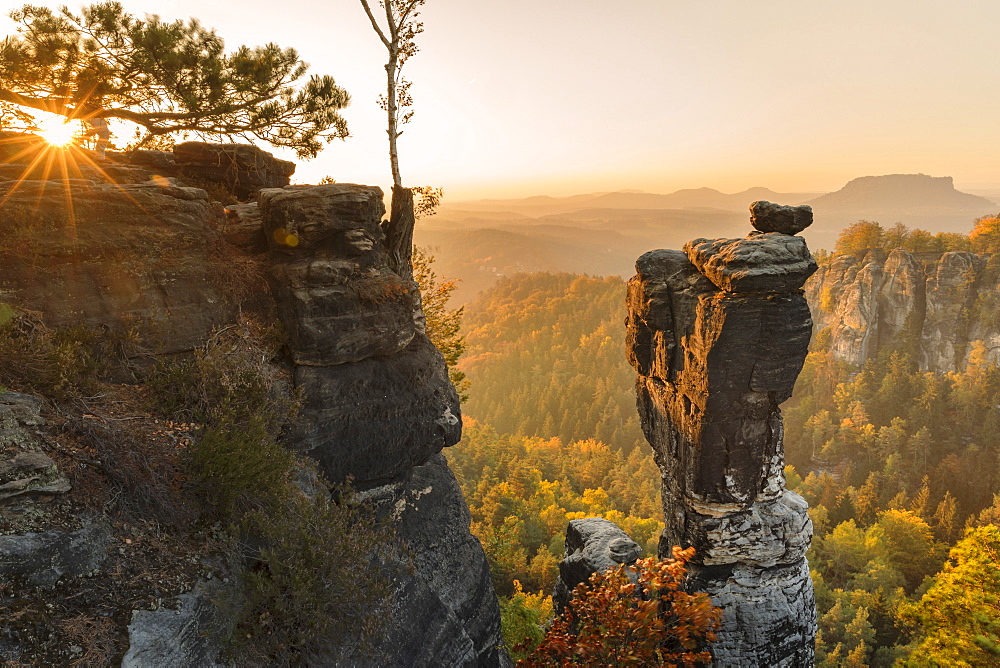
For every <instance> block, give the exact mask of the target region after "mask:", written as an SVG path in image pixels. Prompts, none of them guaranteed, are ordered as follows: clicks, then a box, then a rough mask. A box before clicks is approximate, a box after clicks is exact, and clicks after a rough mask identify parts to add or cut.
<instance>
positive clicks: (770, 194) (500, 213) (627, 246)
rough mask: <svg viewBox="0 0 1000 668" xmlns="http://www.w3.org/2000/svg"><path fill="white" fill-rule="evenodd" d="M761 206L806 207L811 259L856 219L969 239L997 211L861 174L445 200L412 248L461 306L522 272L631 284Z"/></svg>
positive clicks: (924, 180)
mask: <svg viewBox="0 0 1000 668" xmlns="http://www.w3.org/2000/svg"><path fill="white" fill-rule="evenodd" d="M757 200H767V201H770V202H775V203H779V204H789V205H791V204H794V205H798V204H808V205H809V206H811V207H812V208H813V213H814V220H815V222H814V223H813V225H812V226H811V227H809V228H808V229H806V230H805V231H804V232H803V233H802V236H803V237H805V239H806V241H807V242H808V244H809V247H810V249H811V250H813V251H814V252H816V251H819V250H821V249H825V250H828V251H829V250H832V249H833V248H834V245H835V244H836V241H837V235H838V234H839V233H840V231H841V230H842V229H844V228H845V227H847V226H848V225H850V224H852V223H855V222H857V221H859V220H869V221H875V222H879V223H881V224H882V225H884V226H886V227H890V226H892V225H893V224H895V223H897V222H900V223H903V224H904V225H906V226H907V227H909V228H919V229H924V230H926V231H928V232H931V233H932V234H933V233H938V232H954V233H960V234H967V233H968V232H969V230H970V229H971V228H972V224H973V221H975V220H976V219H977V218H979V217H981V216H986V215H991V214H995V213H996V212H997V211H998V210H1000V204H997V202H996V201H994V200H991V199H987V198H985V197H982V196H979V195H973V194H970V193H965V192H961V191H959V190H957V189H955V187H954V184H953V183H952V179H951V178H950V177H932V176H927V175H923V174H895V175H887V176H866V177H859V178H857V179H853V180H852V181H850V182H849V183H847V184H845V185H844V186H843V187H842V188H841V189H839V190H837V191H834V192H830V193H779V192H774V191H772V190H770V189H768V188H764V187H755V188H749V189H747V190H744V191H741V192H737V193H732V194H726V193H723V192H719V191H718V190H715V189H713V188H697V189H686V190H678V191H676V192H673V193H669V194H655V193H646V192H640V191H634V190H624V191H618V192H608V193H590V194H584V195H575V196H570V197H549V196H544V195H542V196H534V197H527V198H520V199H487V200H471V201H464V202H450V201H448V200H447V199H446V200H444V202H443V203H442V205H441V206H440V208H439V209H438V212H437V214H436V215H434V216H432V217H429V218H425V219H422V220H421V221H419V222H418V224H417V228H416V231H415V241H416V243H417V245H420V246H424V247H427V248H428V249H430V250H431V253H432V254H433V255H434V256H435V257H436V259H437V263H438V269H439V271H440V273H441V274H442V275H445V276H450V277H456V278H459V279H461V281H462V282H461V284H460V285H459V286H458V288H457V289H456V291H455V293H454V299H455V300H456V302H457V303H465V302H467V301H469V300H470V299H471V298H472V297H474V296H475V295H476V294H477V293H479V292H480V291H481V290H483V289H484V288H486V287H488V286H490V285H492V284H493V283H494V282H495V281H496V279H497V278H499V277H501V276H510V275H513V274H516V273H520V272H534V271H552V272H560V271H562V272H571V273H580V274H584V273H586V274H590V275H595V276H601V275H614V276H620V277H622V278H628V277H629V276H631V275H632V274H633V273H634V271H635V258H636V257H638V256H639V255H641V254H642V253H644V252H646V251H648V250H653V249H657V248H681V247H682V246H683V245H684V244H685V243H686V242H687V241H689V240H690V239H693V238H697V237H708V238H716V237H741V236H744V235H745V234H746V233H747V232H748V231H749V227H748V224H747V220H748V207H749V205H750V204H751V203H752V202H754V201H757Z"/></svg>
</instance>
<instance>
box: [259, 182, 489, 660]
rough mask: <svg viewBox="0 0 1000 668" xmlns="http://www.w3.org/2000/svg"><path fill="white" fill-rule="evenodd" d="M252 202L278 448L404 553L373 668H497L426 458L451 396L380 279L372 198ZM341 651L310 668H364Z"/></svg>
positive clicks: (475, 563)
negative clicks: (282, 444) (294, 416)
mask: <svg viewBox="0 0 1000 668" xmlns="http://www.w3.org/2000/svg"><path fill="white" fill-rule="evenodd" d="M259 204H260V214H261V215H260V219H261V221H262V225H263V229H264V236H265V238H266V239H267V243H268V246H269V249H270V258H271V285H272V292H273V293H274V295H275V300H276V303H277V306H278V313H279V316H280V318H281V320H282V323H283V324H284V327H285V329H286V331H287V332H288V334H289V348H290V349H291V353H292V357H293V359H294V361H295V368H294V377H295V385H296V387H297V388H298V389H299V391H300V392H301V393H302V399H303V408H302V411H301V420H300V424H299V425H298V433H296V434H295V435H294V436H293V438H292V439H291V441H292V442H293V443H294V444H295V445H296V446H297V447H299V448H301V449H302V450H304V451H306V452H307V453H308V454H309V455H310V456H311V457H313V458H315V459H316V460H317V461H318V462H319V465H320V468H321V469H322V470H323V471H324V473H326V475H327V476H328V477H329V478H330V479H331V480H334V481H342V480H345V479H347V478H351V479H353V481H354V484H355V486H356V487H357V488H358V489H361V490H364V495H365V496H366V497H367V498H369V499H370V500H371V501H372V502H373V503H375V505H376V506H377V507H379V508H381V511H382V514H383V515H385V516H386V517H388V518H389V520H390V521H391V522H392V523H393V525H394V526H395V527H396V529H397V531H398V533H399V535H400V537H401V538H402V539H403V540H405V541H406V542H407V544H408V545H409V546H410V548H411V549H412V552H413V558H414V562H415V563H414V566H415V568H414V569H413V573H412V576H411V577H409V578H401V579H399V580H397V581H396V582H395V584H394V592H393V603H392V606H393V610H392V617H393V619H392V623H391V629H390V631H389V637H387V638H385V639H383V641H381V642H380V643H379V646H378V647H376V652H377V654H378V656H379V660H378V664H379V665H385V666H438V665H447V666H457V665H483V666H491V665H506V663H507V658H506V655H505V654H504V652H503V651H502V650H500V649H498V647H499V646H500V644H501V642H502V640H501V637H500V610H499V606H498V605H497V600H496V595H495V593H494V591H493V585H492V583H491V581H490V578H489V565H488V564H487V562H486V557H485V555H484V553H483V550H482V547H481V546H480V544H479V541H478V540H477V539H476V538H474V537H473V536H472V535H471V534H470V533H469V521H470V517H469V511H468V508H467V507H466V505H465V501H464V499H462V495H461V491H460V489H459V487H458V484H457V483H456V482H455V479H454V476H453V475H452V473H451V471H450V470H449V469H448V465H447V462H446V461H445V459H444V457H442V456H441V455H440V454H438V453H439V452H440V451H441V449H442V448H445V447H448V446H451V445H454V444H455V443H457V442H458V440H459V439H460V438H461V435H462V425H461V411H460V408H459V403H458V395H457V394H456V392H455V388H454V387H453V386H452V384H451V382H450V381H449V380H448V375H447V369H446V367H445V364H444V358H443V357H442V356H441V353H439V352H438V351H437V349H436V348H434V346H433V345H432V344H431V342H430V341H429V340H428V338H427V336H426V335H425V334H424V332H423V327H422V326H421V325H420V324H419V323H420V310H419V295H418V293H417V288H416V285H415V284H414V283H413V282H412V280H409V279H408V278H404V277H401V276H400V275H399V274H398V273H397V272H395V271H393V270H392V269H390V265H389V262H390V253H389V251H388V249H387V247H386V244H385V236H384V234H383V232H382V228H381V227H380V225H379V223H380V220H381V218H382V216H383V214H384V213H385V209H384V207H383V204H382V191H381V190H380V189H378V188H373V187H368V186H358V185H349V184H348V185H345V184H336V185H327V186H315V187H299V186H292V187H288V188H282V189H267V190H263V191H262V192H261V193H260V196H259ZM239 215H240V216H241V218H242V219H245V220H252V219H253V218H254V216H253V215H251V213H250V212H249V211H241V212H240V214H239ZM350 650H351V648H350V647H341V648H337V650H336V652H334V653H333V654H330V655H327V656H317V657H314V658H315V661H314V663H315V664H316V665H341V664H342V665H364V664H365V660H363V659H358V661H359V662H360V663H358V664H355V663H353V661H354V659H353V658H352V657H351V654H350Z"/></svg>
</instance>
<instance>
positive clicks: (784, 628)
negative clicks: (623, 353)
mask: <svg viewBox="0 0 1000 668" xmlns="http://www.w3.org/2000/svg"><path fill="white" fill-rule="evenodd" d="M761 204H766V203H761ZM753 210H754V214H755V219H754V226H755V227H756V228H757V230H758V231H757V232H753V233H751V234H750V236H748V237H746V238H743V239H714V240H709V239H696V240H694V241H692V242H690V243H688V244H687V245H686V246H685V248H684V251H683V252H681V251H673V250H658V251H651V252H649V253H646V254H645V255H643V256H642V257H640V258H639V259H638V261H637V262H636V270H637V274H636V276H635V277H634V278H632V280H631V281H629V290H628V309H629V314H628V319H627V321H626V324H627V328H628V330H627V353H628V357H629V361H630V362H631V364H632V366H633V367H634V368H635V369H636V371H637V372H638V380H637V384H636V392H637V395H638V406H639V415H640V418H641V422H642V427H643V431H644V432H645V435H646V438H647V440H648V441H649V443H650V444H651V445H652V447H653V451H654V456H655V458H656V462H657V465H658V466H659V467H660V470H661V474H662V480H663V485H662V498H663V509H664V518H665V522H666V528H665V530H664V533H663V536H662V538H661V541H660V556H661V557H668V556H670V554H671V547H672V546H673V545H679V546H681V547H685V548H686V547H688V546H693V547H695V548H696V550H697V553H696V554H695V556H694V559H693V561H692V562H691V566H690V574H691V577H690V587H691V588H692V589H694V590H697V591H705V592H707V593H708V594H709V595H710V596H711V597H712V599H713V602H714V603H715V604H716V605H718V606H721V607H722V608H723V612H724V617H723V623H722V628H721V630H720V631H719V634H718V640H717V641H716V642H715V643H714V644H713V647H712V651H713V656H714V663H715V665H720V666H807V665H811V663H812V657H813V644H814V637H815V633H816V612H815V604H814V598H813V590H812V582H811V580H810V578H809V567H808V564H807V562H806V559H805V553H806V550H807V549H808V547H809V542H810V539H811V536H812V523H811V521H810V520H809V516H808V515H807V514H806V503H805V501H804V500H803V499H802V497H800V496H799V495H798V494H796V493H794V492H791V491H789V490H787V489H785V479H784V474H783V467H784V451H783V443H782V421H781V413H780V410H779V408H778V406H779V404H781V403H782V402H783V401H785V400H786V399H788V398H789V397H790V396H791V393H792V386H793V384H794V382H795V378H796V376H797V375H798V373H799V371H800V370H801V368H802V364H803V361H804V359H805V355H806V350H807V345H808V342H809V337H810V332H811V329H812V322H811V320H810V317H809V308H808V306H807V304H806V300H805V297H804V296H803V294H802V290H801V286H802V284H803V283H804V282H805V280H806V278H807V277H808V276H809V275H810V274H811V273H812V272H813V271H815V269H816V264H815V262H814V261H813V259H812V256H811V255H810V254H809V251H808V249H807V248H806V244H805V241H804V240H803V239H802V237H800V236H795V235H794V233H796V232H798V231H801V229H803V228H804V227H805V226H806V225H808V224H809V222H811V212H810V211H808V207H804V208H801V209H792V208H782V207H773V206H770V205H768V206H758V204H755V205H754V209H753ZM764 230H766V232H765V231H764ZM772 230H773V231H772Z"/></svg>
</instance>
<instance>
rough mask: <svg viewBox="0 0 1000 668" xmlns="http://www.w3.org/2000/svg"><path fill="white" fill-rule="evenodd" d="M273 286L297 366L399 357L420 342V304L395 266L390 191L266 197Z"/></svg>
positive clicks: (331, 190) (337, 188) (269, 193)
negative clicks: (389, 242) (385, 200)
mask: <svg viewBox="0 0 1000 668" xmlns="http://www.w3.org/2000/svg"><path fill="white" fill-rule="evenodd" d="M260 209H261V214H262V217H263V222H264V234H265V236H266V238H267V240H268V244H269V246H270V248H271V256H272V270H271V276H272V284H273V290H274V293H275V297H276V300H277V303H278V308H279V312H280V314H281V318H282V322H284V323H285V326H286V328H287V330H288V335H289V339H290V346H291V349H292V352H293V355H294V358H295V362H296V363H297V364H308V365H316V366H335V365H339V364H344V363H347V362H358V361H360V360H364V359H368V358H371V357H378V356H386V355H393V354H395V353H398V352H400V351H402V350H403V348H405V347H406V346H407V345H408V344H409V343H410V341H411V340H413V337H414V334H415V333H416V329H415V326H414V322H413V310H414V308H415V305H416V303H417V300H418V299H419V296H418V294H417V289H416V286H415V284H414V283H413V282H412V281H409V280H405V279H403V278H401V277H400V276H398V275H397V274H396V273H395V272H393V271H392V270H391V269H390V268H389V264H388V259H389V257H388V253H387V251H386V249H385V246H384V244H383V243H382V241H383V240H384V235H383V234H382V229H381V227H380V226H379V222H380V221H381V218H382V215H383V214H384V213H385V208H384V205H383V204H382V191H381V190H380V189H378V188H373V187H370V186H354V185H344V184H337V185H328V186H316V187H311V188H299V187H292V188H288V189H284V190H277V189H269V190H265V191H263V192H262V193H261V195H260Z"/></svg>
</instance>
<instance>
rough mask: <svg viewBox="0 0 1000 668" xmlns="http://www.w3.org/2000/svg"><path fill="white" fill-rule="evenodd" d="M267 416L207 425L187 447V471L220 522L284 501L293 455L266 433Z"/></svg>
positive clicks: (293, 459)
mask: <svg viewBox="0 0 1000 668" xmlns="http://www.w3.org/2000/svg"><path fill="white" fill-rule="evenodd" d="M266 419H267V418H266V417H265V416H258V417H254V418H251V419H250V421H248V422H246V423H244V424H242V425H238V424H234V423H232V422H228V421H222V422H219V423H217V424H213V425H212V426H209V427H207V428H206V429H205V430H204V431H203V432H202V434H201V436H200V437H199V438H197V439H195V440H194V441H193V442H192V443H191V445H190V447H189V468H190V471H191V474H192V477H193V479H194V481H195V486H196V488H197V490H198V492H199V496H200V497H201V498H202V499H203V500H205V501H206V502H208V504H209V505H210V506H211V507H212V508H214V509H215V510H216V512H217V514H218V515H219V517H220V518H221V519H227V520H232V519H235V518H238V517H240V516H242V515H243V514H244V513H246V512H248V511H250V510H253V509H255V508H273V507H275V506H276V505H277V504H278V503H280V502H281V501H283V500H284V499H286V498H287V495H288V489H289V485H290V475H291V471H292V466H293V464H294V462H295V458H294V455H293V454H292V452H291V451H290V450H287V449H286V448H285V447H284V446H282V445H281V444H280V443H278V441H277V440H276V439H275V438H274V437H273V436H272V435H271V434H269V433H268V430H267V425H266V422H265V421H266Z"/></svg>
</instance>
